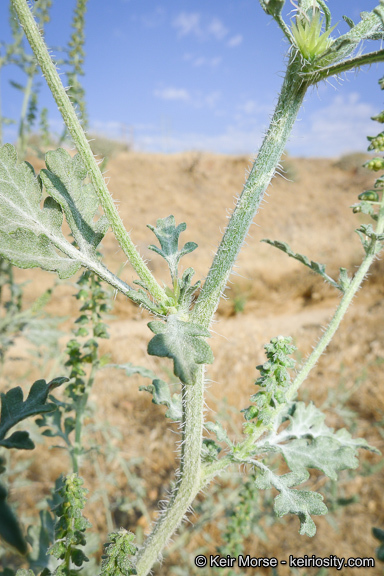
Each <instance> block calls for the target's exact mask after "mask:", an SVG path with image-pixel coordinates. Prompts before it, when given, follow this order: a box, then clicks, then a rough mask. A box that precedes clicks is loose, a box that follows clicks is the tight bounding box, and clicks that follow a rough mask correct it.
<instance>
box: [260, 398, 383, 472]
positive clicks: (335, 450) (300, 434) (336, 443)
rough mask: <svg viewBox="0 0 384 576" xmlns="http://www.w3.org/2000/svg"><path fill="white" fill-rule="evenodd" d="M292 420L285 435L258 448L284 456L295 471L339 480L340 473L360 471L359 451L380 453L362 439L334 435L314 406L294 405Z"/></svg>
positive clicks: (342, 433) (273, 437)
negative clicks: (309, 470)
mask: <svg viewBox="0 0 384 576" xmlns="http://www.w3.org/2000/svg"><path fill="white" fill-rule="evenodd" d="M289 420H290V424H289V426H287V427H286V428H284V430H283V431H282V432H280V433H272V434H270V435H268V436H267V437H266V438H265V439H264V440H263V441H262V442H260V443H258V444H257V446H259V447H262V449H263V451H267V452H268V451H271V452H273V453H275V452H276V451H278V452H281V454H283V456H284V458H285V460H286V462H287V464H288V466H289V467H290V469H291V470H292V471H295V472H300V471H302V470H306V469H307V468H317V469H318V470H321V471H322V472H324V474H326V475H327V476H328V477H329V478H331V479H332V480H337V472H338V471H339V470H346V469H354V468H357V466H358V460H357V449H358V448H364V449H366V450H371V451H372V452H376V453H377V449H376V448H372V447H371V446H369V444H368V443H367V442H366V441H365V440H364V439H362V438H352V436H351V435H350V433H349V432H348V431H347V430H345V429H341V430H338V431H337V432H336V433H335V432H334V430H333V428H329V427H328V426H327V425H326V424H325V422H324V420H325V415H324V414H323V413H322V412H321V411H320V410H318V408H316V407H315V406H314V405H313V404H312V403H311V404H309V405H308V406H306V405H305V404H304V402H297V403H295V404H294V405H293V407H292V408H291V410H290V415H289Z"/></svg>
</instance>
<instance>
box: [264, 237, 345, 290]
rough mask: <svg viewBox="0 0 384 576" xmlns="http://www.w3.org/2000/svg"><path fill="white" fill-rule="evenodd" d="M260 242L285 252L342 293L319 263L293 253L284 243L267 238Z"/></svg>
mask: <svg viewBox="0 0 384 576" xmlns="http://www.w3.org/2000/svg"><path fill="white" fill-rule="evenodd" d="M261 242H266V243H267V244H270V245H271V246H274V247H275V248H278V249H279V250H281V251H282V252H285V253H286V254H288V256H290V257H291V258H294V259H295V260H298V261H299V262H301V263H302V264H304V266H307V267H308V268H310V269H311V270H312V271H313V272H316V274H320V276H322V277H323V278H324V280H326V281H327V282H329V284H331V285H332V286H333V287H334V288H337V289H338V290H341V291H343V289H342V287H341V286H340V284H338V283H337V282H335V280H333V278H331V277H330V276H328V274H326V273H325V264H319V262H314V261H313V260H309V258H308V257H307V256H304V255H303V254H299V253H297V252H293V250H292V249H291V248H290V247H289V246H288V244H287V243H286V242H279V241H278V240H268V239H267V238H264V239H263V240H261Z"/></svg>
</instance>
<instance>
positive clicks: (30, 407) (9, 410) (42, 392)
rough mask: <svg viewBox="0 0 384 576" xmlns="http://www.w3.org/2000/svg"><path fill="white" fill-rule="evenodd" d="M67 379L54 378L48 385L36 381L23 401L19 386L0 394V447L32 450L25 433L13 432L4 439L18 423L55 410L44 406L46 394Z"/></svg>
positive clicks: (51, 406) (44, 382) (53, 406)
mask: <svg viewBox="0 0 384 576" xmlns="http://www.w3.org/2000/svg"><path fill="white" fill-rule="evenodd" d="M64 382H68V378H63V377H61V378H55V379H54V380H51V382H49V383H48V384H47V383H46V381H45V380H37V381H36V382H34V383H33V384H32V387H31V389H30V391H29V394H28V397H27V399H26V400H25V401H23V391H22V389H21V388H20V386H17V387H16V388H12V389H11V390H9V391H8V392H7V393H6V394H4V393H2V394H1V413H0V446H4V447H5V448H18V449H25V450H31V449H33V448H34V444H33V442H32V440H30V439H29V436H28V433H27V432H15V433H14V434H12V435H11V436H10V437H8V438H5V435H6V434H7V432H8V431H9V430H10V429H11V428H12V427H13V426H15V425H16V424H17V423H18V422H21V421H22V420H25V419H26V418H28V417H30V416H36V415H37V414H43V413H45V412H51V411H52V410H54V409H55V405H54V404H46V401H47V398H48V394H50V392H52V390H54V389H55V388H57V387H58V386H61V384H63V383H64Z"/></svg>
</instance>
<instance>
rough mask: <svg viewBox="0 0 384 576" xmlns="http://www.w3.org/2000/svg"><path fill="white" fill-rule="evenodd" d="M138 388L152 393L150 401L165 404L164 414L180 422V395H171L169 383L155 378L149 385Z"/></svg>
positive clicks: (181, 412) (181, 413)
mask: <svg viewBox="0 0 384 576" xmlns="http://www.w3.org/2000/svg"><path fill="white" fill-rule="evenodd" d="M139 390H145V391H146V392H149V393H150V394H152V396H153V398H152V402H153V403H154V404H158V405H164V406H167V408H168V410H167V411H166V413H165V416H166V417H167V418H171V420H175V421H177V422H180V420H181V418H182V415H183V410H182V401H181V395H180V394H173V395H171V391H170V389H169V384H167V383H166V382H164V381H163V380H160V379H158V378H156V379H155V380H153V382H152V384H150V385H149V386H140V387H139Z"/></svg>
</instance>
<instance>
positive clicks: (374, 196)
mask: <svg viewBox="0 0 384 576" xmlns="http://www.w3.org/2000/svg"><path fill="white" fill-rule="evenodd" d="M358 199H359V200H364V201H365V202H378V201H379V195H378V193H377V192H376V190H366V191H365V192H362V193H361V194H359V195H358Z"/></svg>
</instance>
